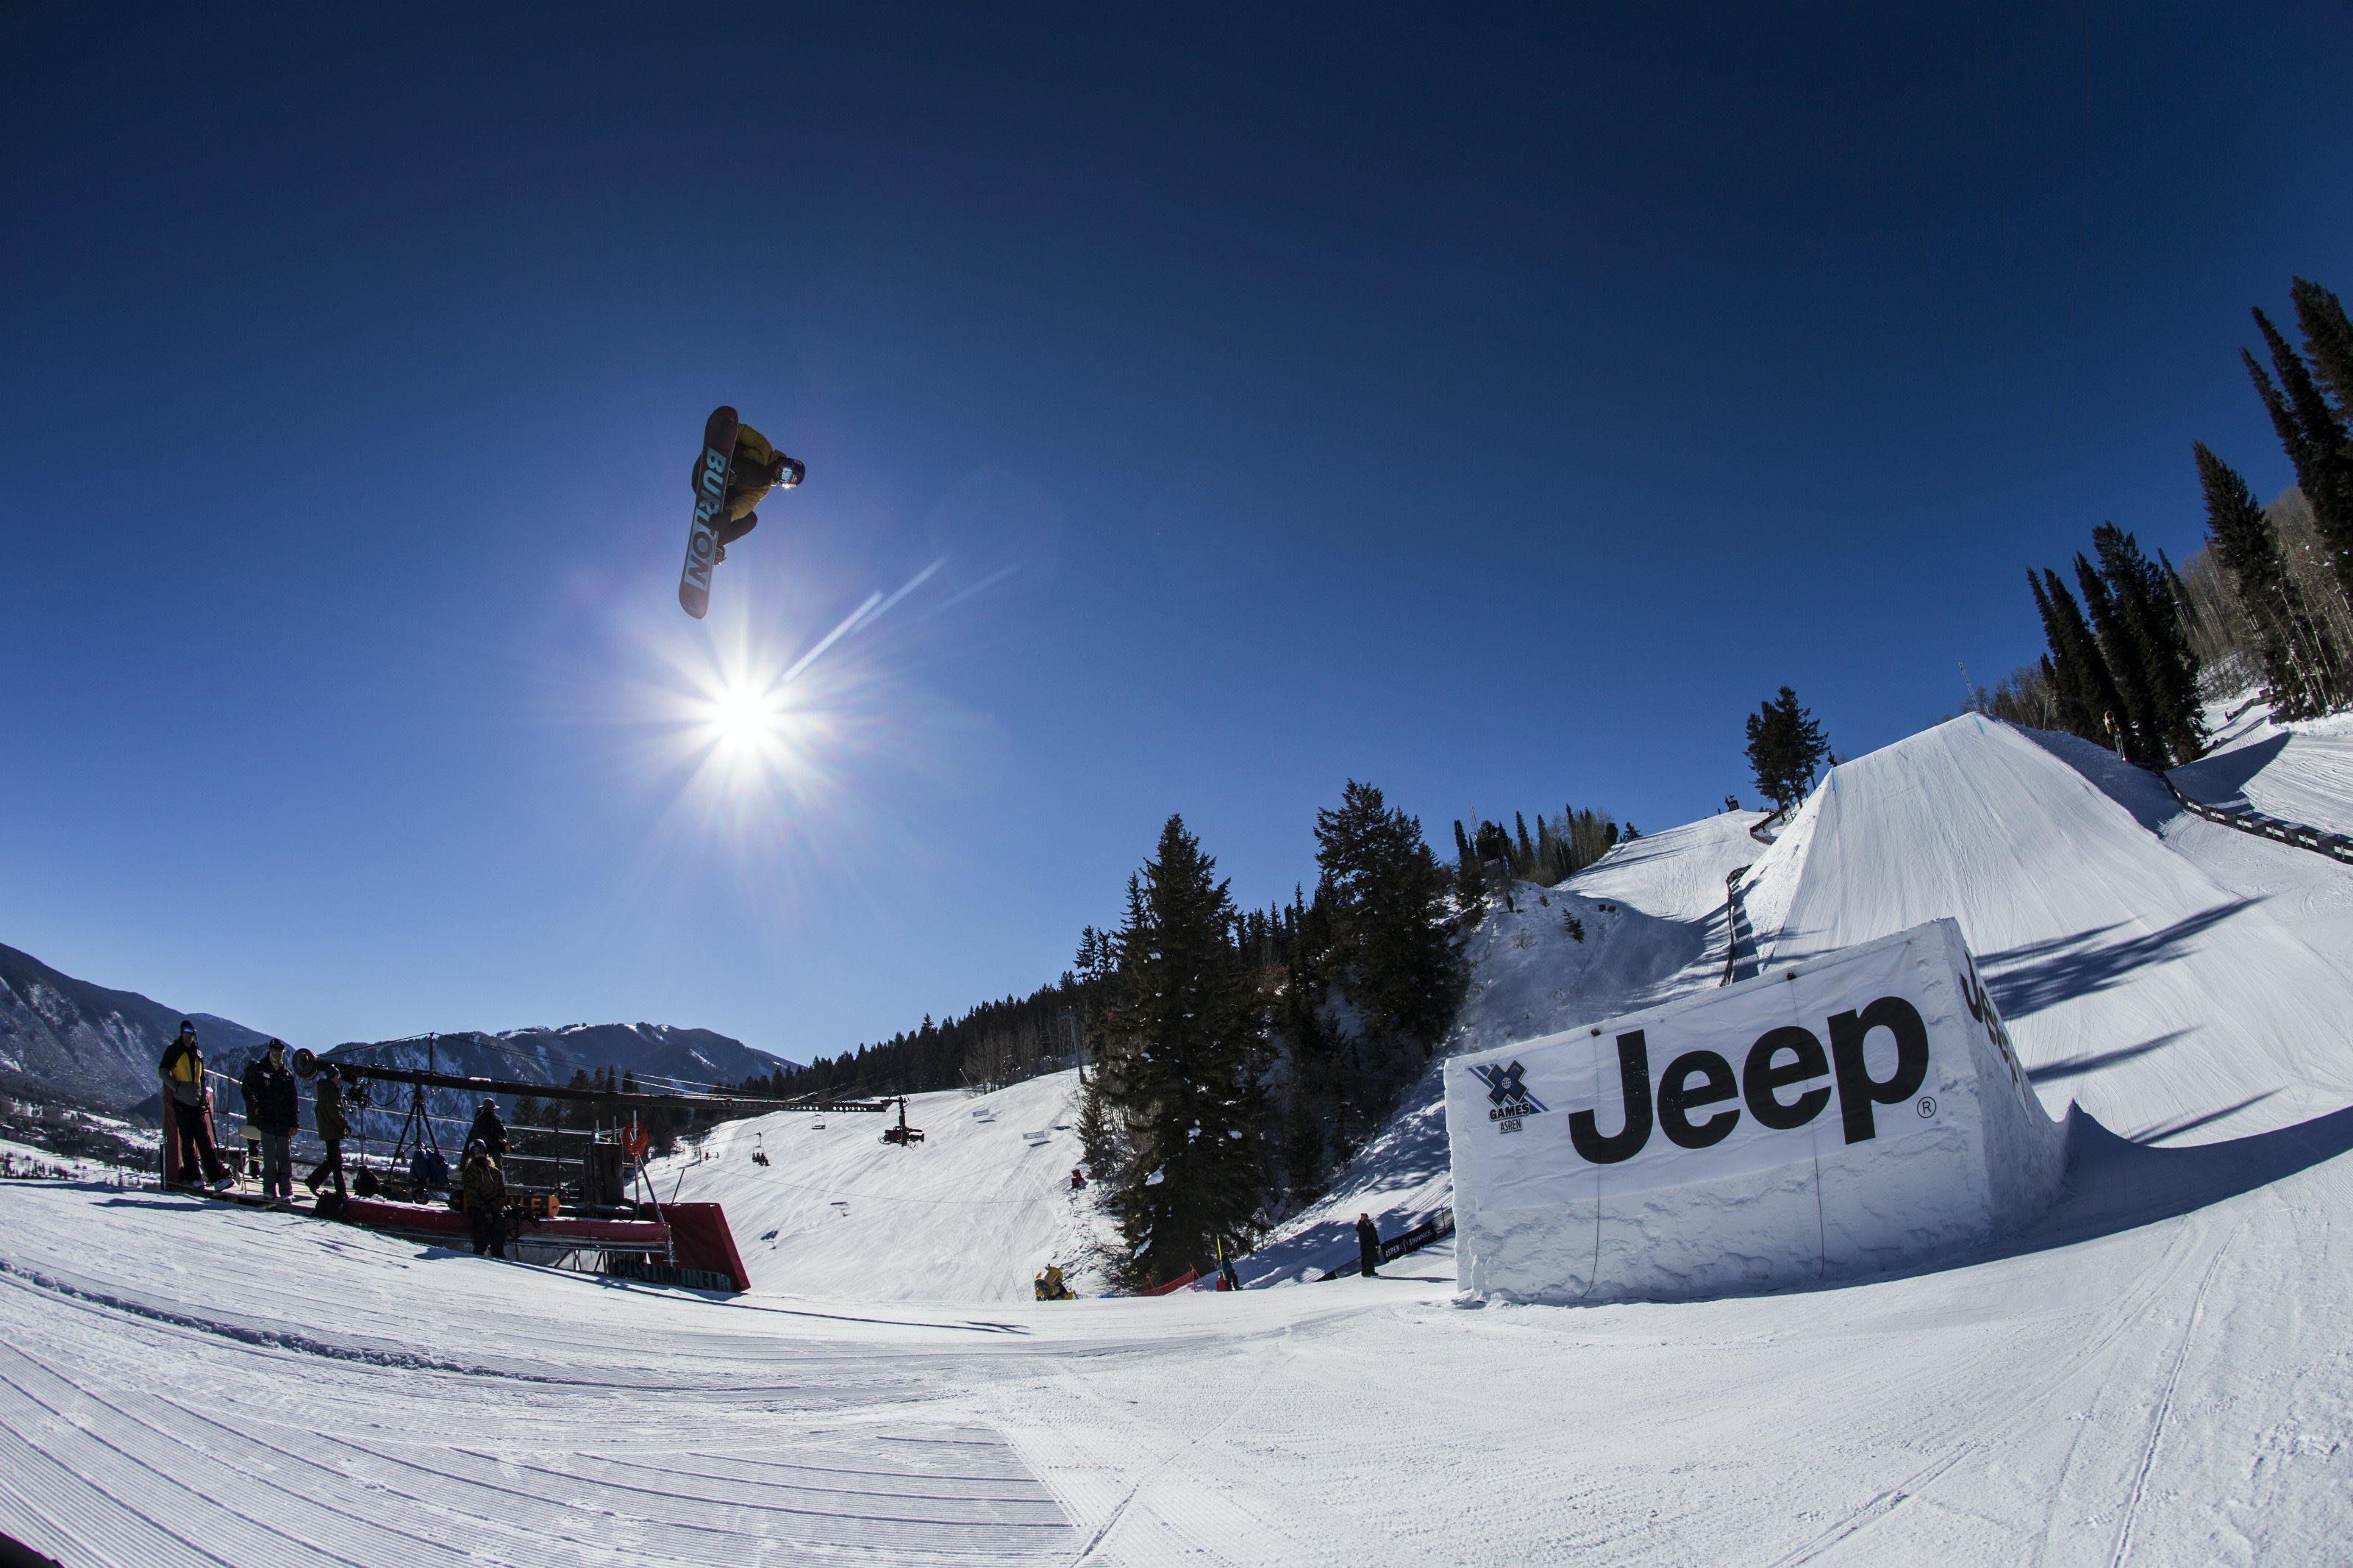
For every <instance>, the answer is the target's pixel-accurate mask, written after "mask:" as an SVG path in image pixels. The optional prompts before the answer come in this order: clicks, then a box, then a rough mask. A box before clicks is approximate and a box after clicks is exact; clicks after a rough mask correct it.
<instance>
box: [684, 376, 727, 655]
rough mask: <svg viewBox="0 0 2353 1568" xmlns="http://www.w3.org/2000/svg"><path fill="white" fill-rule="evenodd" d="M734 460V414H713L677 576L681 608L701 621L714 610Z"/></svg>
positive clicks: (697, 470) (704, 431)
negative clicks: (721, 532) (715, 574)
mask: <svg viewBox="0 0 2353 1568" xmlns="http://www.w3.org/2000/svg"><path fill="white" fill-rule="evenodd" d="M734 461H735V411H734V410H733V408H729V407H726V406H724V405H723V406H721V407H718V408H714V409H712V411H711V419H710V422H709V423H707V424H706V425H704V426H703V427H702V457H701V458H697V459H696V460H695V465H694V521H693V522H692V524H691V525H690V526H689V528H688V529H687V533H686V565H685V566H684V567H683V568H682V569H681V571H680V573H679V575H678V607H679V608H680V609H681V610H684V611H685V612H686V613H687V614H688V615H690V616H693V617H694V618H695V619H696V620H698V621H699V620H701V619H702V617H703V615H704V614H705V612H707V611H708V610H709V609H710V608H711V568H712V565H713V563H715V562H716V561H717V559H718V556H719V519H720V517H721V515H722V509H723V508H724V506H725V505H726V502H727V471H728V469H729V468H731V467H732V466H733V464H734Z"/></svg>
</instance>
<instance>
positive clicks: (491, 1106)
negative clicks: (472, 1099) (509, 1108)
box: [481, 1100, 499, 1110]
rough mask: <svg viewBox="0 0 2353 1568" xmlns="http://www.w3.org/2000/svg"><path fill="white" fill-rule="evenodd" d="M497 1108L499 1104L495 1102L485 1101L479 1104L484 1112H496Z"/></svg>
mask: <svg viewBox="0 0 2353 1568" xmlns="http://www.w3.org/2000/svg"><path fill="white" fill-rule="evenodd" d="M498 1108H499V1102H498V1101H497V1100H484V1101H482V1104H481V1109H482V1110H497V1109H498Z"/></svg>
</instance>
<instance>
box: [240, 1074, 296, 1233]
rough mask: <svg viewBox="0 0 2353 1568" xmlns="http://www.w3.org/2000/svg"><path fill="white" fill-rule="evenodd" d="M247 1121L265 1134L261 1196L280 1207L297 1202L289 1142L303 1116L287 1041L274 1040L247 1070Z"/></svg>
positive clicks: (263, 1135) (262, 1146)
mask: <svg viewBox="0 0 2353 1568" xmlns="http://www.w3.org/2000/svg"><path fill="white" fill-rule="evenodd" d="M240 1087H242V1088H243V1089H244V1090H245V1120H246V1121H247V1122H248V1124H249V1125H250V1126H251V1127H252V1128H253V1130H254V1131H256V1132H259V1134H261V1138H260V1143H261V1195H262V1196H263V1197H265V1198H269V1199H271V1200H273V1201H274V1202H275V1203H276V1204H278V1205H281V1206H282V1205H287V1204H290V1203H291V1202H292V1201H293V1199H294V1156H293V1152H292V1151H291V1149H290V1147H289V1143H288V1141H289V1140H290V1139H291V1138H292V1137H293V1136H294V1127H295V1118H296V1116H297V1115H298V1114H299V1112H298V1109H297V1107H298V1102H297V1100H296V1095H295V1089H294V1075H293V1074H292V1073H290V1072H288V1071H287V1070H286V1042H285V1041H283V1040H272V1041H270V1042H269V1046H268V1047H267V1048H265V1049H264V1050H263V1052H262V1054H261V1055H259V1056H258V1057H256V1058H253V1060H252V1061H251V1062H250V1063H249V1064H248V1065H247V1067H246V1069H245V1081H244V1083H243V1084H242V1085H241V1086H240Z"/></svg>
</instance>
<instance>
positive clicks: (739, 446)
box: [696, 425, 808, 561]
mask: <svg viewBox="0 0 2353 1568" xmlns="http://www.w3.org/2000/svg"><path fill="white" fill-rule="evenodd" d="M701 471H702V467H701V463H700V461H699V460H698V462H697V464H696V475H697V477H698V479H699V478H700V475H701ZM807 477H808V468H807V465H806V464H804V463H803V462H802V461H801V460H800V459H799V458H787V457H786V456H785V455H784V454H783V453H782V452H779V451H777V450H776V447H775V446H774V445H772V444H771V443H770V442H769V440H768V438H767V437H765V436H763V435H761V434H760V433H759V432H758V431H757V430H754V429H753V428H752V427H751V426H749V425H738V426H735V462H734V466H733V468H729V469H728V471H727V501H726V509H725V511H724V513H723V515H722V516H721V517H720V518H719V519H718V529H719V552H718V554H716V555H714V556H713V557H712V560H714V561H724V560H726V559H727V547H728V546H729V545H731V544H733V543H734V542H736V541H737V540H739V539H741V538H743V537H744V535H745V534H747V533H749V532H751V531H752V530H753V529H754V528H755V527H757V526H758V525H759V521H760V514H759V513H758V512H757V511H755V510H753V509H754V508H755V507H757V506H758V505H759V504H760V502H761V501H762V500H765V499H766V497H767V494H768V492H769V491H770V490H772V489H776V488H777V487H778V486H782V487H783V488H785V489H792V488H793V487H794V486H795V485H797V484H799V483H800V482H801V480H803V479H807Z"/></svg>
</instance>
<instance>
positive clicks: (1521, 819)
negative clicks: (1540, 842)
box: [1512, 811, 1536, 877]
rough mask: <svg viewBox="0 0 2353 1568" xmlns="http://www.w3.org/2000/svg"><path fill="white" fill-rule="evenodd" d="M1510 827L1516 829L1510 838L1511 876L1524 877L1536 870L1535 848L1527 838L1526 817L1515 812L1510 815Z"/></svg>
mask: <svg viewBox="0 0 2353 1568" xmlns="http://www.w3.org/2000/svg"><path fill="white" fill-rule="evenodd" d="M1512 826H1513V827H1514V829H1516V831H1515V832H1514V834H1513V836H1512V847H1513V849H1514V855H1513V858H1512V875H1514V877H1525V876H1526V875H1527V874H1528V873H1529V872H1531V871H1533V870H1535V868H1536V847H1535V843H1534V842H1533V841H1532V840H1531V839H1530V838H1529V837H1528V819H1527V818H1526V817H1525V816H1521V815H1520V814H1519V813H1518V812H1516V811H1515V812H1514V813H1512Z"/></svg>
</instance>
